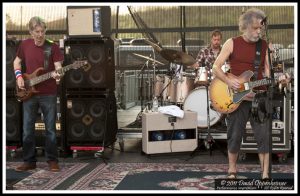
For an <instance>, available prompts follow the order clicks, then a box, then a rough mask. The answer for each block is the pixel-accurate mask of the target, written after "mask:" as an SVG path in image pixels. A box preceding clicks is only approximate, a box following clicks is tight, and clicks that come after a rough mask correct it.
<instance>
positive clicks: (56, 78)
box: [51, 70, 63, 84]
mask: <svg viewBox="0 0 300 196" xmlns="http://www.w3.org/2000/svg"><path fill="white" fill-rule="evenodd" d="M62 76H63V74H61V73H59V72H58V70H56V71H54V72H52V74H51V77H52V78H53V79H55V80H56V84H58V83H59V82H60V79H61V77H62Z"/></svg>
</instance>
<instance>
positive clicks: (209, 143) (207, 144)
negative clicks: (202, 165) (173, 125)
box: [184, 69, 227, 157]
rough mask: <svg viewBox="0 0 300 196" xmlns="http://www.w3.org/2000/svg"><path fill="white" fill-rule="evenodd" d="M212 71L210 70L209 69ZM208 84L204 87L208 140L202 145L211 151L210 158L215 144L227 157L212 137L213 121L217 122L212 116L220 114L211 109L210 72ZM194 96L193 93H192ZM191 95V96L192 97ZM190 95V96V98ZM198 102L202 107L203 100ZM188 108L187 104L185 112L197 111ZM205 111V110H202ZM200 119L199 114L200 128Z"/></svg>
mask: <svg viewBox="0 0 300 196" xmlns="http://www.w3.org/2000/svg"><path fill="white" fill-rule="evenodd" d="M209 70H210V69H209ZM207 81H208V82H207V83H206V84H205V85H203V86H204V87H205V89H204V90H205V92H206V117H207V129H206V130H207V137H206V139H205V141H204V142H203V144H202V145H204V146H205V147H206V148H207V149H209V154H210V156H212V145H213V144H215V145H216V146H217V148H218V149H219V150H220V151H221V152H222V153H223V154H224V155H225V156H226V157H227V154H226V153H225V152H223V151H222V150H221V147H220V146H219V144H218V143H216V141H215V140H214V138H213V136H212V135H211V128H210V127H211V120H212V121H214V120H215V118H213V119H211V114H213V115H216V114H218V112H217V111H215V110H212V108H211V104H210V99H209V94H208V88H209V85H210V82H211V72H209V74H208V77H207ZM197 89H203V87H200V88H196V90H197ZM191 94H192V93H191ZM191 94H190V95H191ZM190 95H189V96H190ZM188 100H189V97H187V99H186V102H188ZM196 100H198V102H195V103H197V104H198V105H200V106H202V105H201V104H200V103H199V100H201V99H196ZM186 106H188V105H187V104H186V103H185V104H184V109H185V110H188V109H190V110H191V111H194V110H195V107H193V108H188V107H186ZM189 107H190V106H189ZM202 111H203V110H202ZM196 112H197V113H198V111H196ZM199 118H201V116H200V117H199V114H198V126H199ZM219 118H221V114H220V113H219ZM218 121H219V120H217V121H214V123H216V122H218ZM202 145H200V146H198V147H197V148H196V149H195V150H194V151H193V152H192V153H191V156H192V157H193V156H194V154H195V153H196V152H197V151H198V150H199V149H200V147H201V146H202Z"/></svg>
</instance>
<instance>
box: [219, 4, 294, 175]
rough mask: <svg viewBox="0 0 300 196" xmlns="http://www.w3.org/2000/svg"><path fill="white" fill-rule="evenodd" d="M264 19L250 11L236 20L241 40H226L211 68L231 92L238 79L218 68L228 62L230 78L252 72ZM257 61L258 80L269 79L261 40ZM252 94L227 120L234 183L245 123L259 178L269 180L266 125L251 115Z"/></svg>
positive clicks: (265, 55) (230, 165)
mask: <svg viewBox="0 0 300 196" xmlns="http://www.w3.org/2000/svg"><path fill="white" fill-rule="evenodd" d="M265 19H266V15H265V13H264V12H263V11H262V10H259V9H256V8H251V9H249V10H247V11H246V12H245V13H243V14H242V15H241V16H240V18H239V28H240V31H241V32H242V35H241V36H238V37H234V38H230V39H228V40H227V41H226V42H225V44H224V45H223V47H222V50H221V52H220V54H219V56H218V57H217V59H216V61H215V63H214V65H213V73H214V74H215V75H216V77H217V78H219V79H220V80H222V81H223V82H224V83H226V84H227V85H228V87H229V88H231V89H233V90H238V89H239V87H240V85H241V82H240V80H239V78H230V77H228V75H227V74H225V73H224V72H223V71H222V69H221V66H222V65H223V64H224V62H225V60H227V59H228V60H229V65H230V68H231V69H230V71H231V74H233V75H235V76H240V75H241V74H242V73H243V72H245V71H247V70H251V71H254V72H255V70H254V69H255V68H254V59H255V56H256V55H255V54H256V43H257V42H258V41H259V40H260V38H261V36H262V28H263V26H264V25H265V22H264V21H265ZM261 48H262V49H261V52H260V54H261V55H260V58H261V64H260V66H259V68H258V69H257V70H258V71H257V72H258V73H257V78H256V79H261V78H263V77H270V66H269V60H268V53H267V43H266V41H265V40H262V46H261ZM279 80H280V81H281V82H282V83H285V84H286V83H287V82H289V80H290V78H286V76H285V75H282V76H280V77H279ZM254 95H255V94H254V93H249V94H248V95H247V96H245V98H244V100H245V101H242V102H241V103H240V105H239V107H238V108H237V109H236V110H235V111H234V112H232V113H230V114H228V116H227V141H228V161H229V168H228V178H231V179H235V178H236V173H237V164H236V162H237V158H238V152H239V150H240V145H241V142H242V136H243V133H244V131H245V128H246V123H247V121H248V119H249V120H250V123H251V126H252V129H253V132H254V136H255V139H256V142H257V150H258V156H259V160H260V165H261V170H262V173H261V178H262V179H267V178H269V158H270V154H269V151H270V149H269V145H270V144H269V130H268V129H267V126H266V125H267V122H265V123H263V124H260V123H258V122H256V121H255V120H254V119H253V117H252V116H251V115H250V111H251V107H252V102H251V101H252V99H253V98H254Z"/></svg>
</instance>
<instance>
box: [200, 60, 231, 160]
mask: <svg viewBox="0 0 300 196" xmlns="http://www.w3.org/2000/svg"><path fill="white" fill-rule="evenodd" d="M207 71H208V83H207V85H205V88H206V102H207V107H206V111H207V137H206V142H207V144H208V147H209V155H210V156H211V155H212V145H213V144H215V145H216V146H217V148H218V149H219V150H220V151H221V152H222V153H223V154H224V155H225V156H227V154H226V153H225V152H224V151H222V150H221V147H220V146H219V145H218V143H216V141H215V140H214V138H213V136H212V135H211V129H210V112H209V109H210V104H209V100H210V99H209V95H208V87H209V85H210V83H211V68H210V65H209V64H208V70H207Z"/></svg>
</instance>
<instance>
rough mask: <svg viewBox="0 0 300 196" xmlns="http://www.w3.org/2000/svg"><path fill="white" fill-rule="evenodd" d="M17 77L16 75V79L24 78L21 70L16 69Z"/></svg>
mask: <svg viewBox="0 0 300 196" xmlns="http://www.w3.org/2000/svg"><path fill="white" fill-rule="evenodd" d="M15 75H16V78H19V77H21V76H22V72H21V70H20V69H16V70H15Z"/></svg>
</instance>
